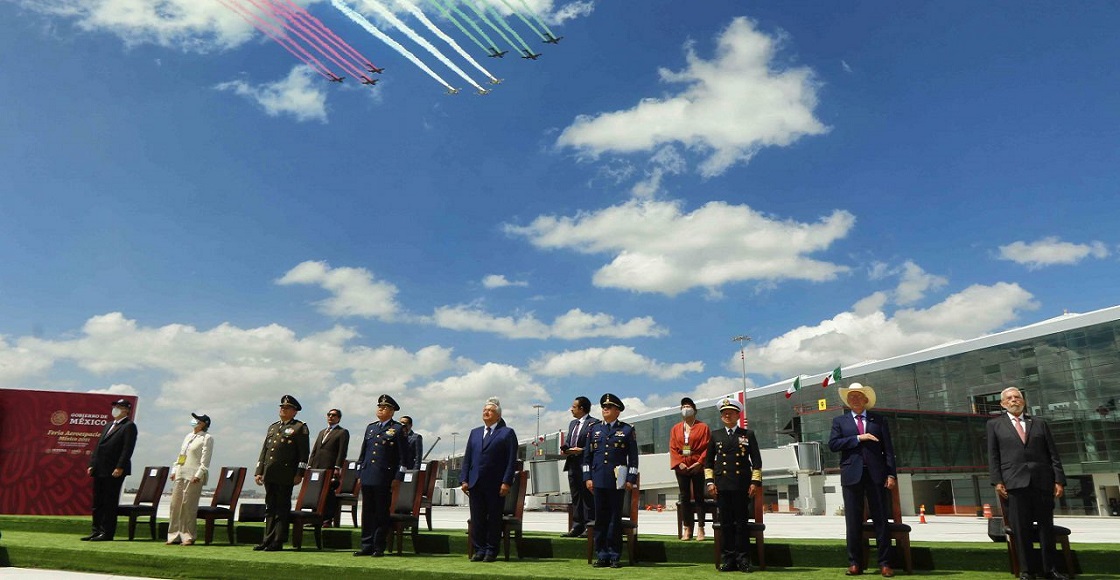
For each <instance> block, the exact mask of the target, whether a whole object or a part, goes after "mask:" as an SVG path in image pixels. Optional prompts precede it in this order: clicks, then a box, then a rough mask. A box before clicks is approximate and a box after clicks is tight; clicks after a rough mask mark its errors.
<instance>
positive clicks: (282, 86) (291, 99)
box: [214, 65, 327, 123]
mask: <svg viewBox="0 0 1120 580" xmlns="http://www.w3.org/2000/svg"><path fill="white" fill-rule="evenodd" d="M318 80H319V79H318V73H316V72H315V71H314V70H313V69H312V68H311V67H309V66H306V65H296V66H294V67H292V70H291V72H289V73H288V76H287V77H285V78H283V79H281V80H279V81H276V82H271V83H264V84H261V85H256V86H254V85H251V84H249V83H247V82H245V81H242V80H235V81H229V82H224V83H221V84H219V85H217V86H215V87H214V88H215V89H217V90H219V91H231V92H233V93H234V94H236V95H239V96H242V97H245V98H247V99H249V100H251V101H254V102H256V103H257V104H258V105H260V106H261V108H262V109H264V112H265V113H266V114H268V116H270V117H279V116H281V115H291V116H292V117H295V119H296V120H297V121H319V122H321V123H326V122H327V93H326V91H325V90H324V89H323V87H322V86H320V85H322V84H323V83H318ZM316 83H317V84H316Z"/></svg>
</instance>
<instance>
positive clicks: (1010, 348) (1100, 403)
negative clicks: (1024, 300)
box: [623, 320, 1120, 513]
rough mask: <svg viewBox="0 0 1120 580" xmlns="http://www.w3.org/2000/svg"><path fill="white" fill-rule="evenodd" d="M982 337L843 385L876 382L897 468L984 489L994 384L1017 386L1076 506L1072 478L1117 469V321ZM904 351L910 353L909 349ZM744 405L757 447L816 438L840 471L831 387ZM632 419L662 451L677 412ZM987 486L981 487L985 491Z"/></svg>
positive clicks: (1076, 483) (758, 397) (704, 416)
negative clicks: (1048, 435) (975, 482)
mask: <svg viewBox="0 0 1120 580" xmlns="http://www.w3.org/2000/svg"><path fill="white" fill-rule="evenodd" d="M1044 324H1045V323H1044ZM1040 332H1044V330H1042V331H1040ZM1020 334H1022V333H1020ZM988 338H989V339H991V338H992V337H988ZM985 342H986V343H987V344H988V345H989V346H982V347H977V348H975V349H973V350H963V351H961V349H960V348H958V349H957V351H958V352H956V353H955V354H946V355H943V356H938V355H937V354H936V353H937V351H938V350H941V351H948V350H951V349H950V348H949V347H946V348H944V349H934V350H933V351H931V356H930V358H928V359H926V360H919V361H918V362H912V363H907V364H899V365H898V366H894V367H891V368H883V369H880V370H874V371H870V372H866V373H863V374H857V372H853V373H852V375H851V376H845V377H844V380H843V381H841V383H840V385H841V386H843V385H847V384H851V383H853V382H859V383H862V384H865V385H871V386H873V387H874V388H875V392H876V395H877V398H878V400H877V403H876V409H875V410H876V411H877V412H880V413H883V414H884V415H886V416H887V417H888V419H889V421H890V424H891V432H892V435H893V438H894V441H895V453H896V458H897V461H898V466H899V470H900V471H901V472H903V473H911V474H914V476H915V478H916V479H928V478H931V477H934V476H936V474H946V475H944V477H948V476H949V475H948V474H954V473H955V474H962V476H963V474H971V477H970V479H971V478H972V477H979V481H980V483H981V485H982V487H983V488H989V486H988V482H987V450H986V432H985V423H986V422H987V420H988V418H989V417H990V416H991V415H992V414H998V413H999V412H1001V411H1002V409H1001V408H1000V407H999V393H1000V391H1001V390H1003V389H1004V388H1006V387H1008V386H1017V387H1019V388H1020V390H1022V391H1023V394H1024V396H1025V397H1026V400H1027V406H1028V409H1029V412H1030V413H1031V414H1033V415H1037V416H1039V417H1041V418H1044V419H1046V420H1047V421H1048V422H1049V423H1050V425H1051V429H1052V431H1053V433H1054V436H1055V438H1056V439H1057V446H1058V452H1059V453H1060V455H1061V458H1062V462H1063V464H1064V465H1065V471H1066V474H1067V476H1069V478H1070V487H1071V490H1070V491H1071V494H1070V497H1068V498H1067V500H1066V501H1064V502H1063V504H1067V505H1063V506H1062V507H1063V508H1068V510H1069V511H1070V512H1075V511H1076V510H1077V509H1078V508H1077V507H1075V506H1074V505H1073V504H1079V503H1080V501H1081V500H1080V499H1078V498H1079V497H1080V496H1085V497H1088V495H1089V494H1091V493H1092V489H1091V486H1090V485H1089V484H1088V483H1085V484H1084V487H1085V488H1087V489H1086V490H1085V491H1079V490H1081V489H1082V484H1083V481H1087V480H1088V478H1079V477H1078V476H1082V475H1091V474H1094V473H1112V474H1115V473H1118V472H1120V409H1118V408H1117V405H1118V403H1120V321H1117V320H1112V321H1107V322H1102V323H1097V324H1092V325H1087V326H1082V327H1077V328H1072V329H1069V330H1063V331H1059V332H1054V333H1051V334H1041V335H1040V336H1037V337H1033V338H1027V339H1023V340H1016V341H1010V342H1005V343H1002V344H992V343H993V342H994V340H985ZM906 358H908V359H911V360H914V358H915V355H911V356H908V357H906ZM863 366H871V365H863ZM878 366H880V367H881V366H882V365H878ZM858 370H859V367H853V369H852V371H858ZM803 382H804V381H803ZM822 399H823V401H824V403H823V405H824V409H823V410H822V409H821V408H820V407H821V404H820V403H819V401H820V400H822ZM701 406H702V407H704V408H702V409H700V410H699V411H698V415H699V418H700V420H702V421H704V422H705V423H708V424H709V425H719V424H720V423H719V417H718V414H717V413H716V411H715V408H714V404H704V403H701ZM746 408H747V417H748V419H749V421H750V427H751V428H752V429H753V430H754V431H755V433H756V436H757V437H758V441H759V444H760V445H761V446H762V447H764V448H766V447H778V446H781V445H785V444H788V443H792V442H793V441H795V440H797V438H800V440H801V441H819V442H821V443H822V446H821V449H822V458H821V459H822V464H823V465H824V467H825V469H826V471H828V470H832V469H835V468H837V466H838V462H839V454H836V453H832V452H831V451H829V450H828V447H827V442H828V437H829V430H830V428H831V424H832V418H833V417H835V416H836V415H837V414H838V413H840V411H841V408H842V407H841V405H840V400H839V397H838V391H837V388H836V387H835V386H829V387H828V388H827V389H822V388H821V387H820V385H819V384H816V385H814V384H811V383H809V384H805V385H804V386H803V387H802V389H801V390H800V391H799V392H797V393H796V394H794V396H793V397H792V398H791V399H786V398H785V397H784V396H783V395H782V394H781V393H780V392H779V393H775V392H773V390H772V389H767V392H765V393H760V392H758V391H754V392H748V393H747V401H746ZM623 420H627V419H626V417H623ZM631 420H632V421H634V422H635V423H636V425H637V427H638V429H637V431H638V443H639V446H640V449H641V451H642V453H665V452H667V451H668V440H669V429H670V428H671V427H672V426H673V425H674V424H675V423H677V422H678V421H680V417H679V415H677V414H676V413H672V414H667V415H663V416H642V417H638V418H635V419H631ZM937 477H942V476H937ZM1073 488H1076V489H1073ZM987 491H988V489H984V490H982V493H983V494H984V495H985V496H987V495H988V494H987ZM1074 491H1077V494H1074V493H1073V492H1074ZM1086 501H1087V500H1086ZM1082 513H1083V512H1082Z"/></svg>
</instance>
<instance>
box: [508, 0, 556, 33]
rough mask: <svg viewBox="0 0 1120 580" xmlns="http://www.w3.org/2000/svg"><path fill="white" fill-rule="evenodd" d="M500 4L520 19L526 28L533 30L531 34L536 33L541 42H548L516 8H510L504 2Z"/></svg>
mask: <svg viewBox="0 0 1120 580" xmlns="http://www.w3.org/2000/svg"><path fill="white" fill-rule="evenodd" d="M502 4H505V5H506V8H509V11H510V12H512V13H514V14H516V15H517V17H518V18H520V19H521V21H522V22H524V23H525V26H528V27H529V28H530V29H532V30H533V32H535V33H537V36H539V37H541V40H548V38H547V37H546V36H545V35H544V33H543V32H541V31H540V30H537V27H536V26H533V23H532V22H529V20H528V19H527V18H525V16H523V15H522V14H521V13H520V12H518V11H517V9H516V8H514V7H513V6H510V4H509V2H506V0H502Z"/></svg>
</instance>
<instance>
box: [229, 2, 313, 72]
mask: <svg viewBox="0 0 1120 580" xmlns="http://www.w3.org/2000/svg"><path fill="white" fill-rule="evenodd" d="M218 1H219V2H221V3H222V5H224V6H225V7H226V8H229V9H230V10H233V11H234V12H236V13H237V14H238V15H239V16H241V18H243V19H244V20H245V21H246V22H248V23H249V24H252V25H253V28H256V29H257V30H260V31H261V32H263V33H265V35H267V36H268V37H269V38H271V39H272V40H275V41H276V43H277V44H279V45H280V46H283V47H284V48H285V49H286V50H287V51H288V52H290V53H292V56H294V57H296V58H297V59H299V60H300V61H302V62H303V63H304V64H306V65H308V66H310V67H311V68H314V69H315V71H316V72H318V73H319V74H320V75H323V78H328V79H329V78H331V76H333V75H332V73H331V72H330V70H329V69H328V68H327V67H325V66H323V63H321V62H319V59H317V58H315V56H314V55H312V54H310V53H308V52H307V51H306V50H304V49H303V47H302V46H300V45H299V44H296V43H295V42H292V40H291V39H289V38H286V37H284V36H283V34H282V31H276V30H275V27H274V26H273V25H271V24H269V23H267V22H265V21H263V20H261V19H260V18H258V17H257V15H256V14H254V13H252V12H251V11H250V10H248V9H246V8H245V7H243V6H241V5H240V4H237V2H236V1H235V0H218ZM289 42H290V43H291V46H289V45H288V43H289ZM293 47H295V48H294V49H293ZM297 50H298V52H297Z"/></svg>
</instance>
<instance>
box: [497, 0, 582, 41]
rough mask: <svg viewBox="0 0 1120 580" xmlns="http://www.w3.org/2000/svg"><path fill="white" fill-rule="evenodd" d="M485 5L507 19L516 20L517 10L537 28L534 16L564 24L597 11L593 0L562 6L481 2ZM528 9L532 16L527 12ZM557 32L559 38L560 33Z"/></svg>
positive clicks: (535, 0) (517, 0)
mask: <svg viewBox="0 0 1120 580" xmlns="http://www.w3.org/2000/svg"><path fill="white" fill-rule="evenodd" d="M480 1H481V3H483V4H489V5H490V6H491V7H492V8H494V10H497V11H498V13H499V14H504V15H506V16H507V18H510V19H513V18H516V17H515V16H513V11H512V8H516V9H517V10H518V12H520V13H521V14H522V15H524V16H525V17H526V18H528V19H529V20H530V21H532V22H533V24H534V25H535V26H538V27H539V25H538V24H537V22H536V20H535V19H534V18H533V17H532V14H535V15H537V16H538V17H540V18H541V19H542V20H544V21H545V22H547V23H549V24H553V25H555V24H563V23H564V22H565V21H568V20H572V19H575V18H581V17H584V16H590V15H591V12H592V11H593V10H594V9H595V3H594V2H593V1H591V0H579V1H576V2H568V3H565V4H562V3H560V2H558V1H555V0H506V1H503V0H480ZM526 6H527V7H528V8H529V10H530V11H531V14H530V13H528V12H526V11H525V9H524V8H525V7H526ZM553 32H555V33H556V34H557V35H558V36H559V35H560V33H559V32H556V31H553Z"/></svg>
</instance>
